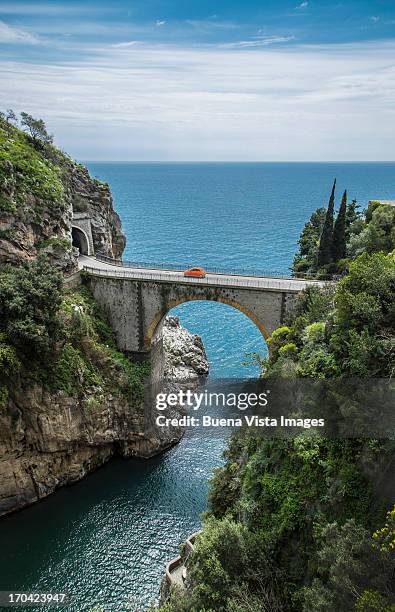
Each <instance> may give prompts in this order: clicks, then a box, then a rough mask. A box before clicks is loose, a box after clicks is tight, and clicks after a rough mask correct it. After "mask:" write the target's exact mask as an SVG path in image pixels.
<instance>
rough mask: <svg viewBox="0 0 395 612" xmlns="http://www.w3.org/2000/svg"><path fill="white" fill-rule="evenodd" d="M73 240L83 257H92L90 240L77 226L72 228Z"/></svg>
mask: <svg viewBox="0 0 395 612" xmlns="http://www.w3.org/2000/svg"><path fill="white" fill-rule="evenodd" d="M71 240H72V243H73V246H74V247H76V248H77V249H78V250H79V252H80V254H81V255H90V254H91V253H90V248H89V238H88V236H87V234H86V233H85V231H84V230H83V229H81V228H80V227H76V226H75V225H72V226H71Z"/></svg>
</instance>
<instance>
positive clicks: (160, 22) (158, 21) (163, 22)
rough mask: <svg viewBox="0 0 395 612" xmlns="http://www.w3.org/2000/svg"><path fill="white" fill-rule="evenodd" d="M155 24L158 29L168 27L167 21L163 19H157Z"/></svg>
mask: <svg viewBox="0 0 395 612" xmlns="http://www.w3.org/2000/svg"><path fill="white" fill-rule="evenodd" d="M155 24H156V25H157V26H158V27H161V26H164V25H166V21H164V20H163V19H162V20H161V19H157V20H156V22H155Z"/></svg>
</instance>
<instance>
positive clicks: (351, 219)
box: [346, 200, 362, 240]
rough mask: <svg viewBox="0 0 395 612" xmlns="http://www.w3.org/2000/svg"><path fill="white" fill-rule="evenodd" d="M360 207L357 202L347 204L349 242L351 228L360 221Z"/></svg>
mask: <svg viewBox="0 0 395 612" xmlns="http://www.w3.org/2000/svg"><path fill="white" fill-rule="evenodd" d="M359 208H360V206H359V205H358V203H357V201H356V200H352V201H351V202H350V203H348V204H347V212H346V238H347V240H348V238H349V236H350V227H351V226H352V224H353V223H355V222H356V221H358V220H359V219H360V218H361V216H362V213H361V212H360V211H359V210H358V209H359Z"/></svg>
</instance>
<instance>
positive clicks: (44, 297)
mask: <svg viewBox="0 0 395 612" xmlns="http://www.w3.org/2000/svg"><path fill="white" fill-rule="evenodd" d="M61 287H62V281H61V276H60V274H59V273H58V272H57V271H56V270H54V268H53V267H52V266H51V265H50V264H49V263H48V261H47V260H46V259H45V258H43V257H41V258H39V259H37V260H35V261H33V262H30V263H27V264H24V265H23V266H21V267H20V268H16V269H12V270H10V271H6V272H3V273H2V274H1V275H0V331H1V332H3V337H4V338H5V340H6V341H7V343H8V344H10V345H12V346H14V347H15V348H16V349H17V351H18V353H19V355H21V356H23V357H25V358H26V357H28V358H33V359H36V360H38V361H41V360H43V359H44V358H45V356H46V355H48V352H49V351H50V349H51V347H52V346H53V343H54V341H55V339H56V333H57V330H58V328H59V320H58V317H57V312H58V309H59V306H60V303H61Z"/></svg>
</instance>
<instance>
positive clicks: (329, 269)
mask: <svg viewBox="0 0 395 612" xmlns="http://www.w3.org/2000/svg"><path fill="white" fill-rule="evenodd" d="M335 185H336V181H335V183H334V185H333V189H332V193H331V196H330V200H329V206H328V210H327V211H325V209H323V208H318V209H317V210H316V211H315V212H314V213H313V214H312V215H311V218H310V220H309V221H308V222H307V223H306V225H305V226H304V228H303V231H302V233H301V236H300V239H299V251H298V253H297V254H296V255H295V258H294V262H293V273H294V274H295V275H300V274H307V275H309V276H314V277H315V276H317V277H318V278H325V277H327V276H328V275H329V276H330V275H333V274H335V275H339V274H344V273H345V272H346V271H347V269H348V266H349V262H350V261H352V260H353V259H355V258H356V257H358V255H361V254H363V253H378V252H383V253H390V252H391V251H393V250H394V248H395V207H392V206H388V205H386V204H380V202H371V203H370V204H369V206H368V208H367V210H366V211H365V212H364V213H363V214H362V213H360V212H359V210H358V208H359V207H358V205H357V203H356V201H355V200H353V201H352V202H351V203H347V191H345V192H344V194H343V197H342V200H341V204H340V208H339V212H338V214H337V218H336V221H335V222H334V203H335Z"/></svg>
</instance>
